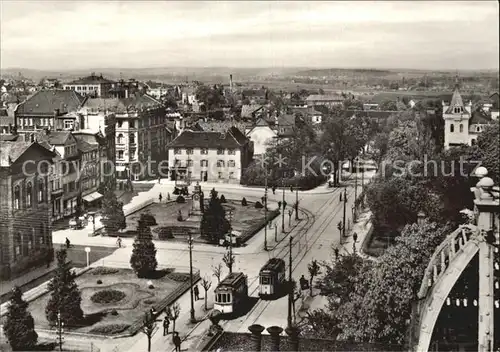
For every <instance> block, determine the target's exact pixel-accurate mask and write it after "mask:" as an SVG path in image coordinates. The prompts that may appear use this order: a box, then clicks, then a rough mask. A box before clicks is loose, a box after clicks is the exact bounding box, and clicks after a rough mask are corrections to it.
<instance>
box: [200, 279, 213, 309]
mask: <svg viewBox="0 0 500 352" xmlns="http://www.w3.org/2000/svg"><path fill="white" fill-rule="evenodd" d="M201 286H202V287H203V289H204V290H205V310H207V309H208V308H207V293H208V290H210V287H211V286H212V281H211V280H210V278H209V277H204V278H203V279H201Z"/></svg>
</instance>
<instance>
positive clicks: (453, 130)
mask: <svg viewBox="0 0 500 352" xmlns="http://www.w3.org/2000/svg"><path fill="white" fill-rule="evenodd" d="M450 132H451V133H453V132H455V125H454V124H451V125H450Z"/></svg>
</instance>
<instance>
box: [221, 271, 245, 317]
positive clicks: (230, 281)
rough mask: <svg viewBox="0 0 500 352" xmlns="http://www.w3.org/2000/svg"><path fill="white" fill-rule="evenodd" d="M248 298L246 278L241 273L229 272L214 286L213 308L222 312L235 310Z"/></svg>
mask: <svg viewBox="0 0 500 352" xmlns="http://www.w3.org/2000/svg"><path fill="white" fill-rule="evenodd" d="M247 298H248V279H247V276H246V275H245V274H243V273H230V274H229V275H227V276H226V277H225V278H224V280H222V281H221V282H220V284H219V285H218V286H217V287H216V288H215V304H214V309H216V310H218V311H220V312H221V313H223V314H228V313H233V312H235V311H237V310H238V309H239V308H240V307H241V304H242V303H244V302H245V301H246V300H247Z"/></svg>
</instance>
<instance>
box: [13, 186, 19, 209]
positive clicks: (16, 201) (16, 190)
mask: <svg viewBox="0 0 500 352" xmlns="http://www.w3.org/2000/svg"><path fill="white" fill-rule="evenodd" d="M14 209H16V210H17V209H21V187H19V186H16V187H14Z"/></svg>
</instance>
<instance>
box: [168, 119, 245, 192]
mask: <svg viewBox="0 0 500 352" xmlns="http://www.w3.org/2000/svg"><path fill="white" fill-rule="evenodd" d="M252 156H253V150H252V144H251V143H250V141H249V140H248V139H247V138H246V137H245V136H244V135H243V134H242V133H241V132H240V131H239V130H238V129H237V128H235V127H233V128H231V129H229V130H228V131H227V132H225V133H220V132H207V131H191V130H186V131H184V132H182V133H181V134H180V135H179V136H178V137H177V138H175V139H174V140H173V141H172V143H170V145H169V146H168V160H169V172H170V178H171V179H172V180H176V181H178V180H182V181H188V182H192V181H200V182H224V183H239V182H240V178H241V174H242V171H243V169H244V168H246V167H247V166H248V164H249V162H250V161H251V160H252Z"/></svg>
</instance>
